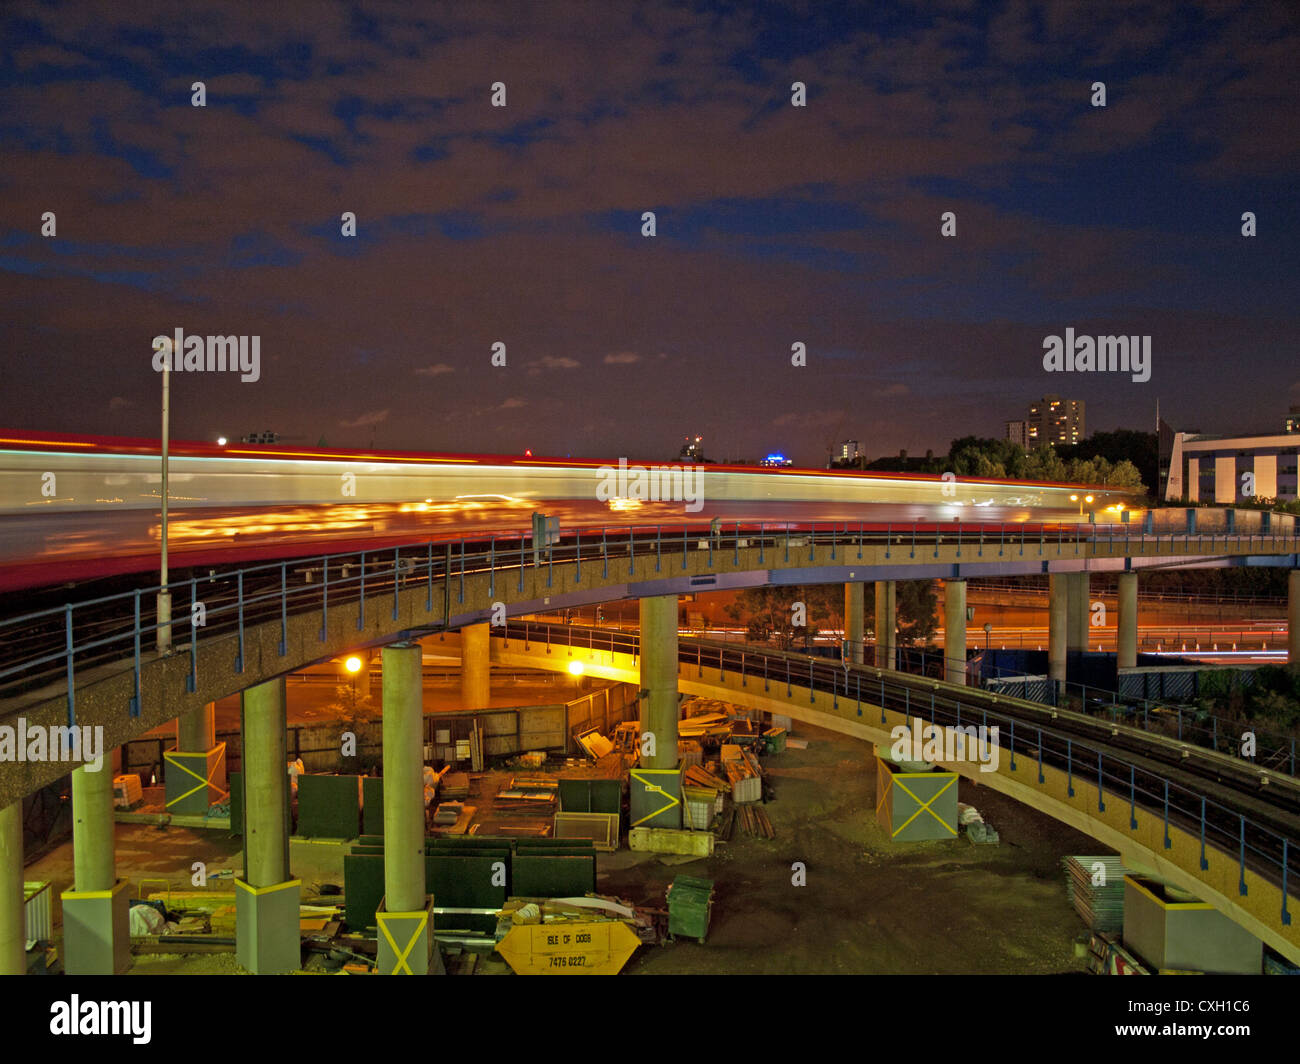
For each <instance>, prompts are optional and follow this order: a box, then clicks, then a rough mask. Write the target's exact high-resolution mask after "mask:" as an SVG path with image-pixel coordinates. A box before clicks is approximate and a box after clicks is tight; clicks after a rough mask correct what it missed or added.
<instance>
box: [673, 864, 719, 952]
mask: <svg viewBox="0 0 1300 1064" xmlns="http://www.w3.org/2000/svg"><path fill="white" fill-rule="evenodd" d="M712 909H713V880H711V879H696V878H695V877H694V876H677V877H676V878H675V879H674V880H673V881H672V883H671V884H670V885H669V887H668V934H669V935H671V936H674V937H675V936H677V935H686V936H687V937H689V938H694V939H698V940H699V942H700V943H701V944H702V943H703V942H704V937H705V935H707V934H708V932H709V914H710V912H711V911H712Z"/></svg>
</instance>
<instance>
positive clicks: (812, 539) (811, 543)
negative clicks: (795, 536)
mask: <svg viewBox="0 0 1300 1064" xmlns="http://www.w3.org/2000/svg"><path fill="white" fill-rule="evenodd" d="M759 527H760V528H761V527H762V526H761V525H760V526H759ZM816 546H817V522H816V521H814V522H813V523H812V531H811V532H809V533H808V560H809V561H812V560H813V559H814V558H815V557H816V555H815V554H814V553H813V551H814V550H816ZM759 560H760V561H761V560H762V559H761V558H760V559H759Z"/></svg>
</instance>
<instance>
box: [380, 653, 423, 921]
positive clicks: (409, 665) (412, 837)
mask: <svg viewBox="0 0 1300 1064" xmlns="http://www.w3.org/2000/svg"><path fill="white" fill-rule="evenodd" d="M423 745H424V676H423V669H422V667H421V662H420V648H419V647H418V646H414V645H412V644H410V643H398V644H395V645H393V646H388V647H384V894H385V896H386V897H387V898H388V907H389V908H390V909H399V910H409V909H415V908H419V907H422V906H423V905H424V893H425V883H424V757H423Z"/></svg>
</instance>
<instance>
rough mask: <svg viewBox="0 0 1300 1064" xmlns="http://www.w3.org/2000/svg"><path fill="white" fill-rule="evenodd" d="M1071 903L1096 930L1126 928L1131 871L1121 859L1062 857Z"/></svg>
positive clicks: (1066, 886)
mask: <svg viewBox="0 0 1300 1064" xmlns="http://www.w3.org/2000/svg"><path fill="white" fill-rule="evenodd" d="M1061 863H1062V864H1063V865H1064V866H1065V872H1066V877H1065V889H1066V893H1067V894H1068V895H1069V897H1070V903H1071V904H1072V905H1073V906H1074V908H1075V911H1076V912H1077V913H1078V914H1079V915H1080V916H1081V917H1082V918H1083V922H1084V923H1085V924H1086V925H1087V926H1088V927H1090V928H1091V929H1092V930H1094V931H1105V932H1119V931H1121V930H1123V927H1124V876H1125V875H1127V874H1128V873H1129V869H1127V868H1125V867H1124V863H1123V861H1122V860H1121V859H1120V858H1118V857H1087V856H1083V857H1063V858H1062V859H1061Z"/></svg>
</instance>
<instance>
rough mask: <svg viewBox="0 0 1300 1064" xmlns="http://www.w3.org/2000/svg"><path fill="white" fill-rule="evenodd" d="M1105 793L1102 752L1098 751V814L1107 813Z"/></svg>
mask: <svg viewBox="0 0 1300 1064" xmlns="http://www.w3.org/2000/svg"><path fill="white" fill-rule="evenodd" d="M1103 791H1104V783H1103V779H1102V773H1101V751H1100V750H1098V751H1097V812H1099V813H1104V812H1105V811H1106V803H1105V802H1104V801H1103V800H1102V794H1103Z"/></svg>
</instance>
